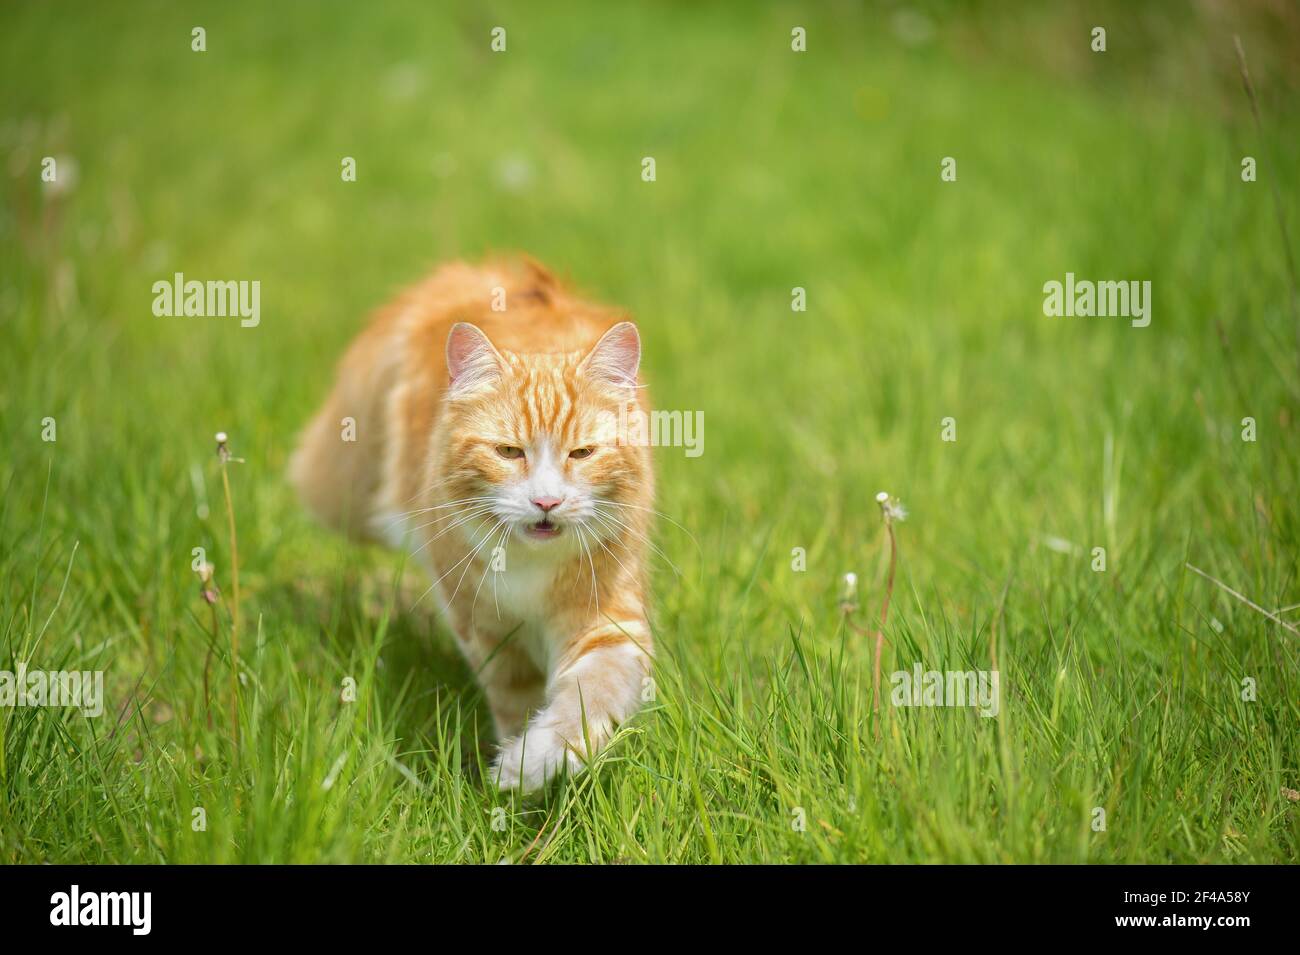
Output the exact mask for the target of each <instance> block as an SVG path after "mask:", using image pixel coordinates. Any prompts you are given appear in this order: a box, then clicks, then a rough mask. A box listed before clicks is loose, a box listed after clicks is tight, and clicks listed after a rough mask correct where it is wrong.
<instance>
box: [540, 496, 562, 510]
mask: <svg viewBox="0 0 1300 955" xmlns="http://www.w3.org/2000/svg"><path fill="white" fill-rule="evenodd" d="M533 503H534V504H536V505H537V506H538V507H540V508H541V509H542V513H543V514H545V513H546V512H547V511H549V510H550V509H551V508H553V507H559V506H560V505H561V504H563V503H564V498H562V497H535V498H533Z"/></svg>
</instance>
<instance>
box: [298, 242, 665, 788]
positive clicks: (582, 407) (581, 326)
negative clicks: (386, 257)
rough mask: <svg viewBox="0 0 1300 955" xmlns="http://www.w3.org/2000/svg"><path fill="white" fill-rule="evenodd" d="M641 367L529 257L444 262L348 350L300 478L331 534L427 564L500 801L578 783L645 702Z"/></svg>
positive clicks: (626, 333)
mask: <svg viewBox="0 0 1300 955" xmlns="http://www.w3.org/2000/svg"><path fill="white" fill-rule="evenodd" d="M640 357H641V341H640V337H639V335H638V333H637V329H636V326H635V325H633V324H632V323H631V322H628V321H623V320H621V319H620V316H618V315H617V314H615V313H613V312H610V311H608V310H606V309H603V308H599V307H597V306H594V305H591V304H588V303H586V302H584V301H582V300H581V299H578V298H576V297H574V296H573V295H572V294H571V293H570V292H568V291H567V290H566V289H564V288H563V287H562V286H561V285H560V284H559V283H558V282H557V281H556V280H555V279H554V278H553V277H552V276H551V275H550V274H549V273H548V272H547V271H546V270H545V269H543V268H541V267H540V266H538V265H536V264H535V263H533V262H531V261H524V262H502V263H489V264H486V265H484V266H482V267H475V266H471V265H466V264H462V263H454V264H450V265H446V266H444V267H442V268H440V269H438V270H437V271H436V272H435V273H434V274H433V275H432V276H430V277H429V278H428V279H426V280H425V281H424V282H422V283H421V284H419V285H417V286H415V287H414V288H412V289H410V290H409V291H407V292H406V293H405V294H403V295H401V296H400V297H399V298H398V299H397V300H396V301H395V302H394V303H393V304H391V305H389V306H388V307H387V308H385V309H383V310H382V311H380V312H379V313H378V314H377V315H376V317H375V318H374V320H373V321H372V322H371V324H370V326H369V327H368V328H367V329H366V330H365V331H364V332H362V334H361V335H360V336H359V337H358V338H357V339H356V340H355V341H354V342H353V344H352V346H351V347H350V348H349V349H348V351H347V354H346V355H345V356H344V357H343V360H342V361H341V363H340V365H339V368H338V379H337V381H336V383H335V385H334V388H333V391H332V392H331V393H330V395H329V397H328V398H327V399H326V400H325V404H324V406H323V407H322V408H321V409H320V411H319V412H318V413H317V415H316V417H315V418H314V419H313V420H312V422H311V423H310V424H309V425H308V426H307V428H306V430H305V432H304V433H303V435H302V438H301V441H300V444H299V447H298V450H297V452H296V453H295V454H294V456H293V460H292V461H291V463H290V477H291V480H292V481H293V483H294V485H295V486H296V487H297V489H298V491H299V493H300V494H301V496H302V498H303V500H304V502H305V503H306V504H307V505H308V507H309V508H310V509H311V510H312V511H313V512H314V513H315V514H316V515H317V516H318V517H319V518H320V519H321V520H323V521H324V522H325V523H327V524H329V525H331V526H333V527H335V528H337V529H339V530H342V531H345V532H347V533H349V534H351V535H352V536H354V537H357V538H361V539H369V540H377V541H382V542H385V543H387V544H389V545H391V546H394V547H402V548H407V549H408V550H409V551H410V553H412V554H413V555H415V556H416V557H417V558H418V559H419V560H420V561H421V562H422V563H424V564H426V565H427V567H428V569H429V571H430V572H431V575H432V578H433V585H432V587H431V589H432V590H433V591H434V592H435V593H436V594H437V596H438V598H439V600H440V602H441V605H442V609H443V612H444V614H445V616H446V618H447V620H448V622H449V623H450V625H451V628H452V629H453V631H454V632H455V634H456V637H457V643H458V644H459V646H460V649H461V651H462V652H463V653H464V655H465V658H466V660H467V661H468V662H469V665H470V667H471V668H473V670H474V672H475V674H476V675H477V677H478V680H479V682H480V684H481V685H482V687H483V690H484V693H485V694H486V697H487V703H488V706H489V707H490V709H491V711H492V718H493V721H494V723H495V725H496V732H497V738H498V740H499V742H500V752H499V754H498V756H497V759H496V762H495V763H494V765H493V775H494V778H495V780H496V782H497V784H498V785H499V786H500V787H501V788H503V789H507V788H516V787H518V788H522V789H523V790H525V791H529V790H534V789H538V788H540V787H542V786H543V785H545V784H546V783H547V782H548V781H549V780H550V779H551V778H553V777H554V776H556V775H558V774H559V773H561V772H577V771H579V770H580V769H581V768H582V767H583V766H584V765H585V764H586V763H587V761H588V760H589V759H590V757H591V756H592V755H593V754H594V753H595V752H597V751H599V750H600V749H601V748H602V747H603V746H604V745H605V743H606V742H607V741H608V740H609V737H610V736H611V734H612V733H613V731H614V729H615V728H616V727H617V726H618V724H620V723H622V722H623V721H625V720H627V719H628V718H629V717H631V716H632V714H633V713H634V712H635V711H636V710H637V708H638V706H639V705H640V701H641V698H642V693H643V688H644V686H645V685H646V682H647V677H648V675H649V673H650V655H651V653H652V644H651V635H650V630H649V626H648V623H647V619H646V580H645V577H646V553H645V552H646V549H647V548H648V547H649V546H650V542H649V534H650V526H649V525H650V516H651V514H652V513H653V511H652V501H653V497H654V477H653V473H652V470H651V460H650V450H649V448H648V447H645V446H643V445H640V444H629V443H627V442H625V441H622V440H620V434H619V429H618V426H617V423H618V422H619V421H626V420H627V416H628V415H629V414H638V413H641V414H643V413H645V409H644V405H643V401H642V398H641V395H642V391H641V388H640V385H639V384H638V376H637V372H638V366H639V364H640ZM620 413H621V416H620ZM347 418H351V419H353V420H354V421H355V425H354V426H353V428H352V429H351V430H352V433H351V434H349V435H348V436H349V438H351V440H344V435H345V433H346V429H347V428H348V422H347V421H345V420H344V419H347ZM589 747H590V750H589Z"/></svg>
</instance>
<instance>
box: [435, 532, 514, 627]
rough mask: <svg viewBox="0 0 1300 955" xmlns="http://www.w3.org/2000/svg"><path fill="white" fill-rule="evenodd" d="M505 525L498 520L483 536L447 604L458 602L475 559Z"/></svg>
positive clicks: (472, 552)
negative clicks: (458, 596)
mask: <svg viewBox="0 0 1300 955" xmlns="http://www.w3.org/2000/svg"><path fill="white" fill-rule="evenodd" d="M503 523H505V522H504V521H501V520H498V521H497V522H496V524H494V525H493V526H492V527H491V528H490V529H489V530H488V532H487V533H486V534H484V535H483V539H482V540H480V541H479V542H478V543H477V544H476V545H475V546H474V549H473V550H472V551H470V552H469V562H468V563H466V564H465V569H464V570H462V571H461V572H460V576H459V577H458V578H456V589H455V590H453V591H452V592H451V596H450V597H449V598H448V599H447V604H448V605H449V606H450V605H451V604H454V603H455V602H456V595H457V594H458V593H460V585H461V584H463V583H464V582H465V575H466V574H468V573H469V569H470V567H471V566H473V563H474V558H475V557H476V556H477V555H478V552H479V551H481V550H482V549H483V546H484V545H485V544H486V543H487V542H488V539H489V538H491V537H494V536H496V531H497V528H498V527H499V526H500V525H501V524H503Z"/></svg>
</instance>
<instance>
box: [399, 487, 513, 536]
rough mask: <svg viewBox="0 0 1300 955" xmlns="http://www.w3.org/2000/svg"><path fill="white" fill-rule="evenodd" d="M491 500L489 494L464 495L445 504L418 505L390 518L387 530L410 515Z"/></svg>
mask: <svg viewBox="0 0 1300 955" xmlns="http://www.w3.org/2000/svg"><path fill="white" fill-rule="evenodd" d="M491 500H493V498H492V497H490V496H487V495H484V496H481V497H463V498H461V499H460V500H457V501H447V502H446V503H445V504H434V505H432V506H430V507H417V508H415V509H414V510H410V511H402V512H401V513H400V514H393V515H392V520H390V521H389V522H388V524H387V525H386V526H385V530H387V529H388V528H389V527H392V526H393V525H394V524H396V523H398V522H399V521H404V520H406V519H407V518H408V517H415V516H416V515H419V514H428V513H430V512H431V511H442V510H446V509H447V508H450V507H460V506H462V505H464V504H481V503H484V502H487V501H491Z"/></svg>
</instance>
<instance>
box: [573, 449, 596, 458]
mask: <svg viewBox="0 0 1300 955" xmlns="http://www.w3.org/2000/svg"><path fill="white" fill-rule="evenodd" d="M595 450H596V449H595V448H574V449H573V450H572V451H570V452H569V457H571V458H579V459H581V458H589V457H591V455H592V452H594V451H595Z"/></svg>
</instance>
